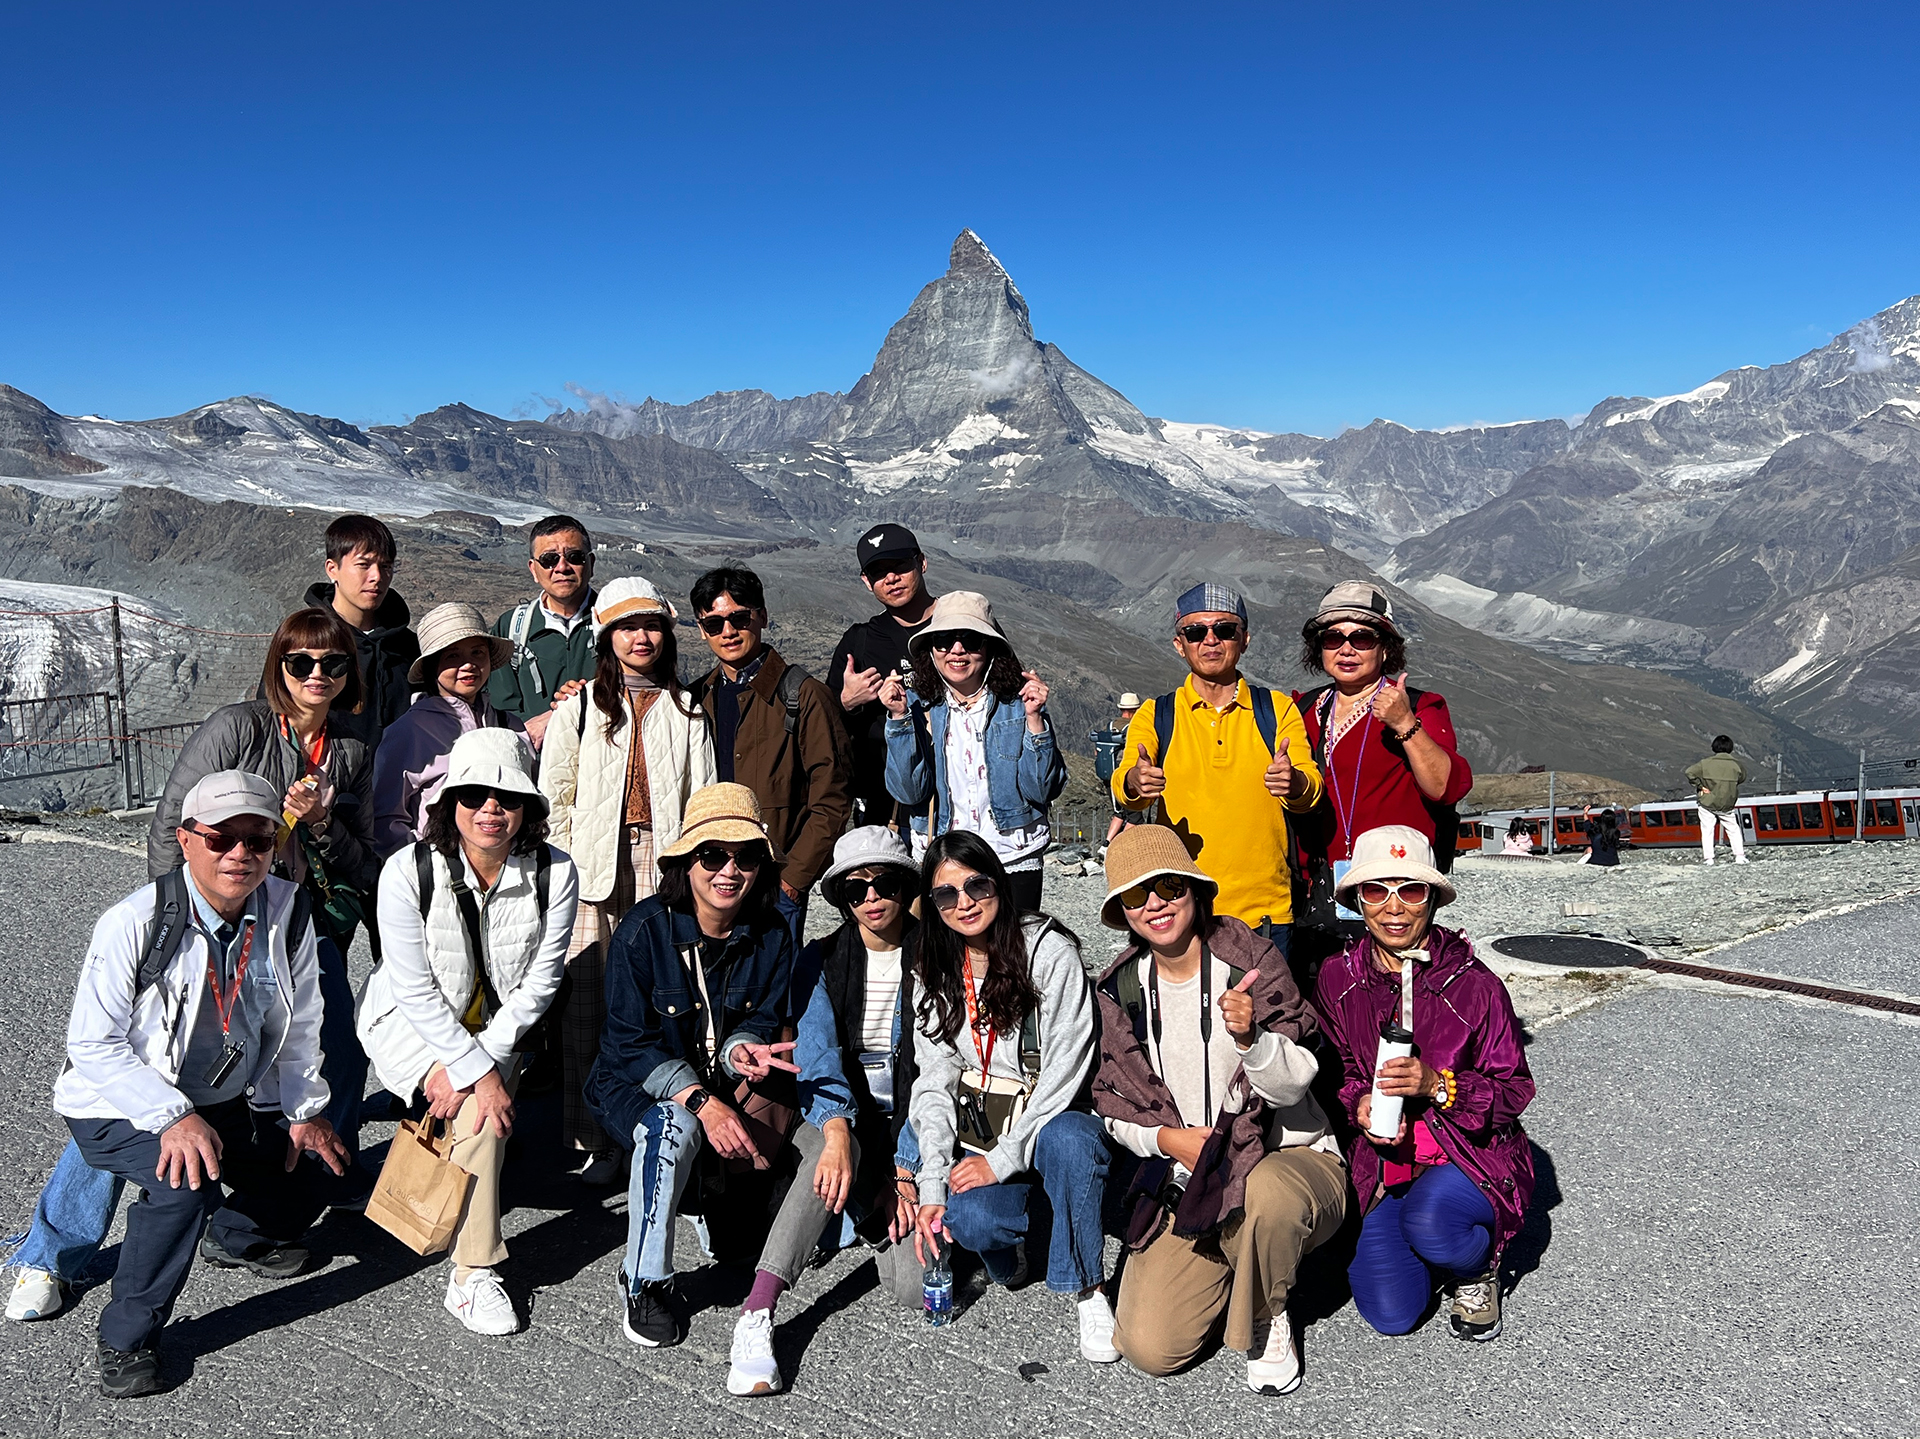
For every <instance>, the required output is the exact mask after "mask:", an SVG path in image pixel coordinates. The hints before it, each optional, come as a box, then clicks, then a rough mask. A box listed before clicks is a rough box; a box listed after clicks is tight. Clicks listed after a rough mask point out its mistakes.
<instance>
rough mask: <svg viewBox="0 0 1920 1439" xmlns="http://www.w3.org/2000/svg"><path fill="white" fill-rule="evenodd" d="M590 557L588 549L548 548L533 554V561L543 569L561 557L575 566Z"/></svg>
mask: <svg viewBox="0 0 1920 1439" xmlns="http://www.w3.org/2000/svg"><path fill="white" fill-rule="evenodd" d="M592 558H593V554H592V552H591V551H589V550H548V551H547V552H546V553H545V554H544V555H535V556H534V557H533V562H534V563H535V564H536V565H538V566H540V568H541V569H543V570H550V569H552V568H553V567H554V566H555V565H557V564H559V563H560V561H561V560H562V559H565V560H566V562H567V563H568V564H570V565H574V566H576V567H577V566H580V565H584V564H585V563H586V562H587V561H588V560H590V559H592Z"/></svg>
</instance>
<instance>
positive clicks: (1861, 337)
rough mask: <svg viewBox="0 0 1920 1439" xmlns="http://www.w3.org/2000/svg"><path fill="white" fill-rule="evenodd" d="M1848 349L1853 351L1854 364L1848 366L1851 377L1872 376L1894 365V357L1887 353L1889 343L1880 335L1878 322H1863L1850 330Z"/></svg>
mask: <svg viewBox="0 0 1920 1439" xmlns="http://www.w3.org/2000/svg"><path fill="white" fill-rule="evenodd" d="M1847 348H1848V349H1850V350H1852V351H1853V363H1852V364H1850V365H1848V366H1847V373H1848V374H1849V375H1870V374H1872V373H1873V372H1874V371H1875V370H1884V369H1886V368H1887V366H1888V365H1891V364H1892V363H1893V356H1892V355H1889V354H1888V353H1887V342H1886V340H1885V338H1884V337H1883V336H1882V335H1881V334H1880V322H1879V321H1878V320H1862V321H1861V322H1860V323H1859V324H1857V325H1855V326H1854V327H1853V328H1852V329H1851V330H1848V331H1847Z"/></svg>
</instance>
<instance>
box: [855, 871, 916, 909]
mask: <svg viewBox="0 0 1920 1439" xmlns="http://www.w3.org/2000/svg"><path fill="white" fill-rule="evenodd" d="M906 892H907V879H906V876H904V875H901V874H895V873H892V872H891V871H889V872H888V873H885V874H877V875H875V876H874V877H873V878H872V879H852V878H848V879H843V880H841V881H840V902H841V903H842V904H848V905H853V904H863V903H865V901H866V898H867V896H868V895H869V894H877V895H879V896H880V898H882V899H898V898H900V896H901V895H903V894H905V893H906Z"/></svg>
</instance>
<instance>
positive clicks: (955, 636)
mask: <svg viewBox="0 0 1920 1439" xmlns="http://www.w3.org/2000/svg"><path fill="white" fill-rule="evenodd" d="M988 643H989V641H988V639H987V637H986V636H985V635H977V634H974V633H973V632H972V631H971V630H942V631H941V632H940V633H939V634H937V635H928V636H927V648H928V649H934V650H940V651H941V652H942V653H945V654H952V653H954V652H955V651H958V652H960V653H961V654H969V655H983V654H985V653H986V652H987V645H988Z"/></svg>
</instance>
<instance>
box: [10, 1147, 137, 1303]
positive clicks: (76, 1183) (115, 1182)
mask: <svg viewBox="0 0 1920 1439" xmlns="http://www.w3.org/2000/svg"><path fill="white" fill-rule="evenodd" d="M124 1188H126V1184H125V1181H123V1180H120V1179H117V1178H115V1177H114V1176H113V1175H111V1174H108V1173H106V1172H104V1171H103V1170H99V1169H95V1168H93V1167H92V1166H91V1165H89V1164H88V1163H87V1161H86V1157H85V1156H84V1155H82V1154H81V1153H80V1146H79V1145H77V1144H75V1143H74V1142H73V1141H72V1140H71V1139H69V1140H68V1141H67V1147H66V1148H65V1149H63V1150H61V1151H60V1160H59V1162H58V1163H57V1164H55V1165H54V1166H53V1174H52V1176H51V1177H49V1178H48V1180H47V1185H46V1188H44V1189H42V1190H41V1191H40V1202H39V1203H37V1204H35V1205H34V1207H33V1227H32V1228H30V1229H29V1230H28V1231H27V1238H26V1242H25V1243H24V1244H22V1245H21V1246H20V1249H19V1251H18V1252H17V1253H16V1254H15V1255H14V1256H13V1263H15V1264H16V1265H18V1266H19V1267H21V1268H22V1269H44V1270H46V1271H47V1272H48V1273H49V1274H54V1275H57V1276H58V1277H59V1278H61V1279H63V1280H65V1281H66V1282H67V1283H69V1284H72V1283H73V1282H74V1281H75V1280H77V1279H79V1277H80V1276H81V1275H82V1274H84V1273H85V1272H86V1268H87V1266H88V1265H89V1264H91V1263H92V1262H93V1256H94V1255H95V1254H97V1253H99V1252H100V1246H101V1245H102V1244H103V1243H105V1242H106V1238H107V1230H108V1229H110V1228H111V1227H112V1225H113V1211H114V1210H115V1209H116V1208H117V1207H118V1206H119V1203H120V1191H121V1190H122V1189H124Z"/></svg>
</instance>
